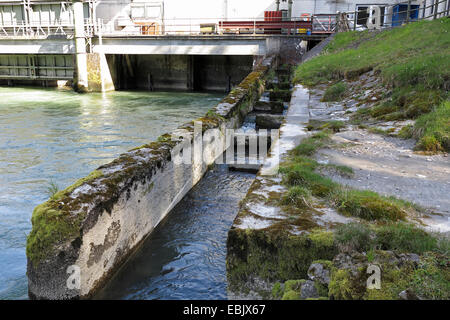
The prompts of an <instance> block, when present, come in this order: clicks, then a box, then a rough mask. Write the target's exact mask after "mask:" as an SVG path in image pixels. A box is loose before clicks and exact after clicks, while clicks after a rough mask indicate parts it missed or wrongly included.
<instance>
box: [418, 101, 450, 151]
mask: <svg viewBox="0 0 450 320" xmlns="http://www.w3.org/2000/svg"><path fill="white" fill-rule="evenodd" d="M412 135H413V136H414V137H415V138H417V139H419V141H418V143H417V145H416V148H417V149H418V150H425V151H431V152H436V151H450V101H446V102H444V103H442V104H441V105H439V106H438V107H437V108H436V109H434V110H433V111H432V112H430V113H428V114H425V115H422V116H421V117H419V118H418V119H417V121H416V123H415V125H414V127H413V128H412Z"/></svg>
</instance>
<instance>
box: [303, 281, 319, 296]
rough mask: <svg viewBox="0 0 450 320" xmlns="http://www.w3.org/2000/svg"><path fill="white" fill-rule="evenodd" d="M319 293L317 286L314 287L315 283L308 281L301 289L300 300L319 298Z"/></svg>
mask: <svg viewBox="0 0 450 320" xmlns="http://www.w3.org/2000/svg"><path fill="white" fill-rule="evenodd" d="M318 297H319V293H318V292H317V289H316V286H315V285H314V281H311V280H306V281H305V282H304V283H303V284H302V285H301V289H300V298H301V299H308V298H318Z"/></svg>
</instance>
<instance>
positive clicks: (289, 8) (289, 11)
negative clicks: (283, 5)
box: [288, 0, 294, 20]
mask: <svg viewBox="0 0 450 320" xmlns="http://www.w3.org/2000/svg"><path fill="white" fill-rule="evenodd" d="M293 2H294V1H293V0H289V2H288V19H289V20H291V19H292V3H293Z"/></svg>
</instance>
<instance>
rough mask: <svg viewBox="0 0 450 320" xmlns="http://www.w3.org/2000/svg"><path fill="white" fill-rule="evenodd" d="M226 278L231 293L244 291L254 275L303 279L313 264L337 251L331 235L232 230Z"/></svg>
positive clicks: (268, 277)
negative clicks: (245, 285)
mask: <svg viewBox="0 0 450 320" xmlns="http://www.w3.org/2000/svg"><path fill="white" fill-rule="evenodd" d="M227 251H228V257H227V275H228V283H229V286H230V288H231V289H232V290H242V286H243V284H245V283H246V282H247V280H248V279H249V278H251V277H253V276H257V277H259V278H261V279H263V280H266V281H274V280H276V281H287V280H289V279H301V278H305V277H306V273H307V271H308V268H309V266H310V264H311V262H312V261H315V260H317V259H331V258H332V257H333V256H334V255H335V254H336V253H337V248H336V246H335V244H334V241H333V236H332V233H331V232H326V231H323V230H314V231H313V232H311V234H302V235H291V234H289V233H288V232H286V229H284V230H283V229H274V228H272V229H269V230H264V229H263V230H243V229H236V228H235V229H231V230H230V232H229V234H228V241H227Z"/></svg>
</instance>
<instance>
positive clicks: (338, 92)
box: [321, 82, 347, 102]
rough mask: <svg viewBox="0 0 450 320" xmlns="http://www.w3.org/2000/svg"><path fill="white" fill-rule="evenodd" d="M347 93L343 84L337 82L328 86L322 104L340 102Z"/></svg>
mask: <svg viewBox="0 0 450 320" xmlns="http://www.w3.org/2000/svg"><path fill="white" fill-rule="evenodd" d="M346 91H347V86H346V84H345V83H343V82H338V83H335V84H333V85H332V86H329V87H328V88H327V90H326V91H325V93H324V95H323V97H322V100H321V101H324V102H328V101H340V100H342V99H343V98H344V95H345V92H346Z"/></svg>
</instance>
